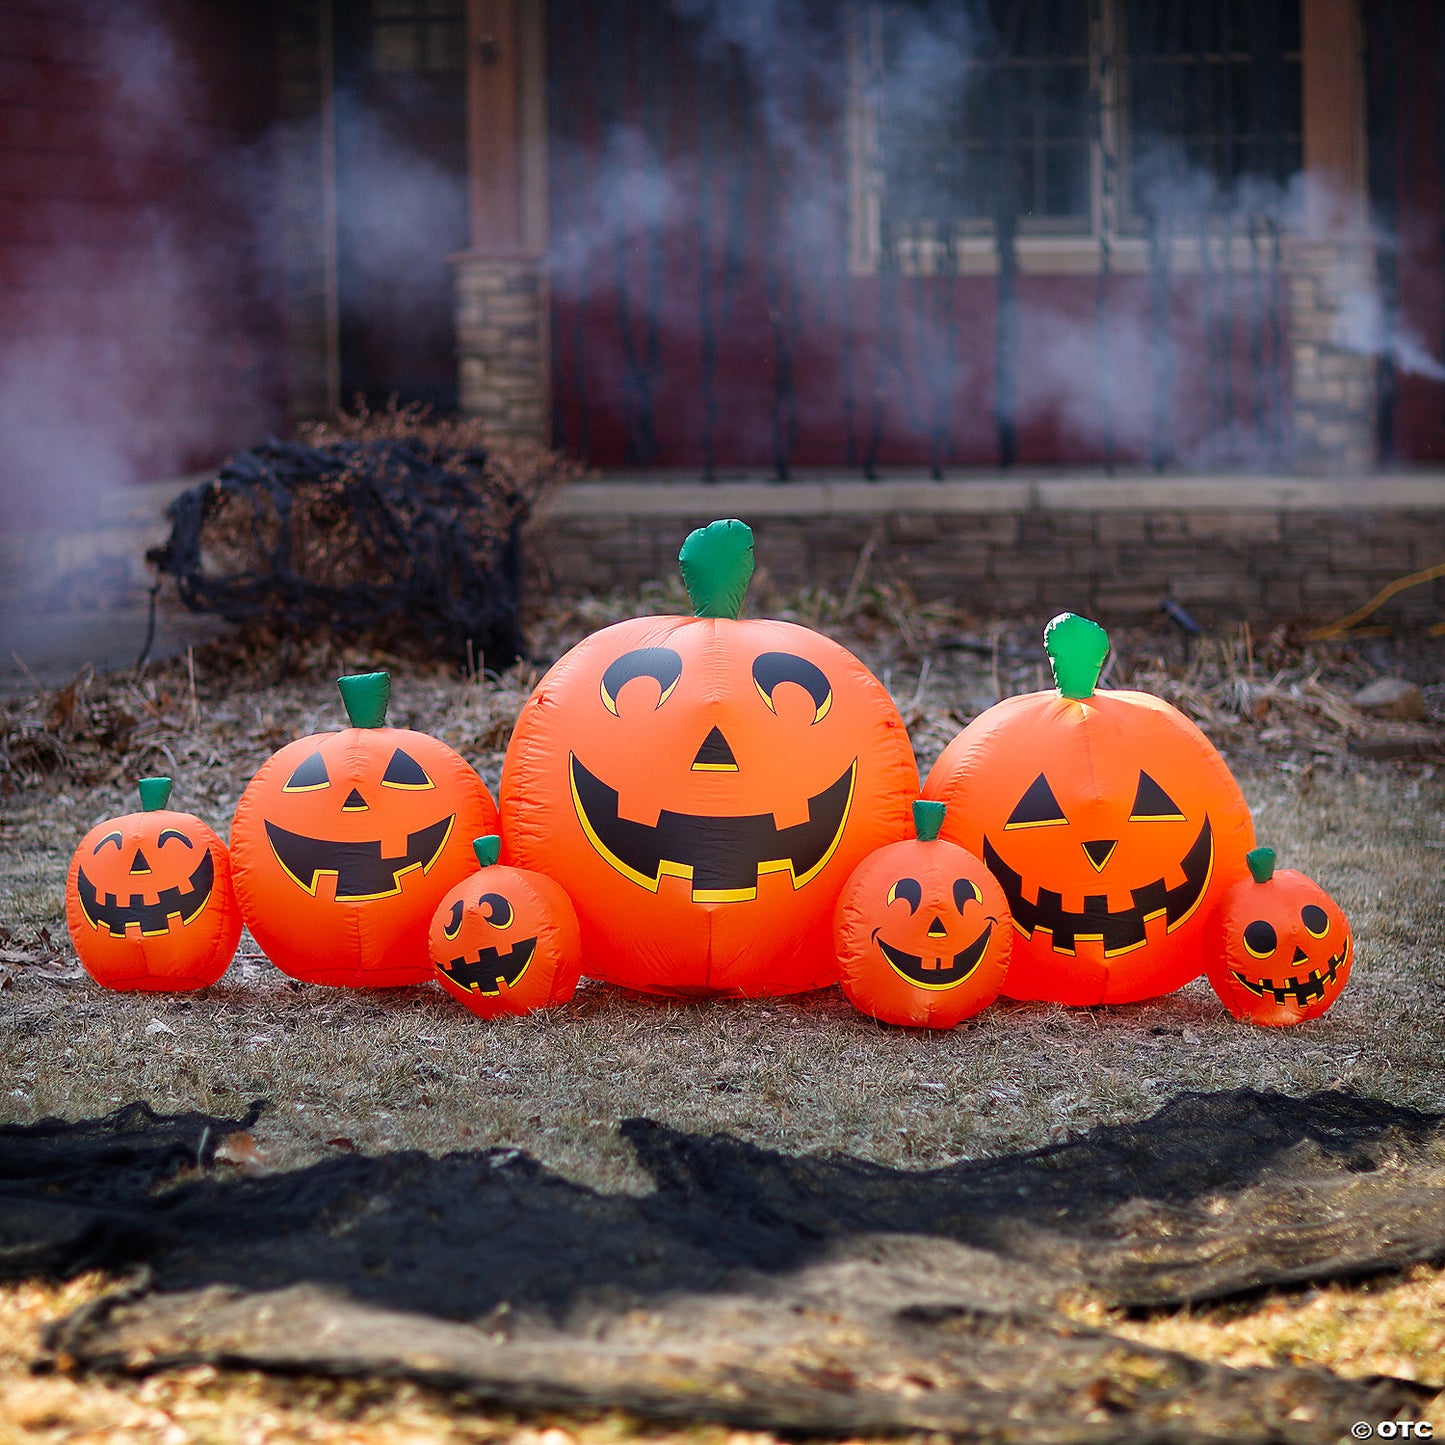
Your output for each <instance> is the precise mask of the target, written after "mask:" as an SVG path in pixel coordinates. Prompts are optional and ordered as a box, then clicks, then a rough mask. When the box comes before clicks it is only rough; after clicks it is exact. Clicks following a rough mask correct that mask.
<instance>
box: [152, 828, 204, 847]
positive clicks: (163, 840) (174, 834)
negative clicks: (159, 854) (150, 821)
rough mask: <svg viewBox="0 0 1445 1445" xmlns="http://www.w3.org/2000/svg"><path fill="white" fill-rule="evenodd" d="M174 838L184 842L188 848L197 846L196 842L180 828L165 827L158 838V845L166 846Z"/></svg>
mask: <svg viewBox="0 0 1445 1445" xmlns="http://www.w3.org/2000/svg"><path fill="white" fill-rule="evenodd" d="M172 838H174V839H176V841H177V842H180V843H184V844H185V845H186V847H187V848H191V849H194V848H195V846H196V845H195V844H194V843H192V842H191V840H190V839H189V838H187V837H186V835H185V834H184V833H182V832H180V831H179V830H178V829H176V828H165V829H162V831H161V835H160V837H159V838H157V839H156V847H157V848H164V847H165V846H166V844H167V843H169V842H170V841H171V839H172Z"/></svg>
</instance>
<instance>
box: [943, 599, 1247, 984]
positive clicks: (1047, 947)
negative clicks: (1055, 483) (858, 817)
mask: <svg viewBox="0 0 1445 1445" xmlns="http://www.w3.org/2000/svg"><path fill="white" fill-rule="evenodd" d="M1059 621H1060V620H1058V619H1056V622H1055V623H1054V624H1051V628H1052V627H1057V626H1058V624H1059ZM1073 622H1075V623H1078V624H1082V626H1083V627H1085V628H1094V624H1092V623H1086V622H1085V621H1084V619H1082V618H1075V619H1073ZM1069 631H1072V629H1070V628H1068V627H1067V625H1066V627H1065V636H1064V638H1062V639H1059V638H1055V637H1053V636H1052V634H1046V636H1050V637H1051V640H1052V641H1053V642H1054V643H1055V645H1056V646H1058V645H1064V644H1066V643H1067V640H1068V632H1069ZM1097 631H1098V633H1099V636H1100V637H1102V629H1097ZM1076 636H1077V635H1076ZM1085 638H1086V640H1090V639H1092V634H1085ZM1096 645H1097V642H1096ZM1102 648H1103V651H1098V652H1097V653H1096V656H1097V661H1098V663H1099V664H1102V662H1103V656H1104V651H1107V639H1106V638H1105V639H1104V640H1103V643H1102ZM1066 675H1067V674H1066ZM1074 693H1080V694H1082V695H1074ZM924 791H925V793H926V794H927V795H928V796H930V797H934V798H937V799H939V800H941V801H945V802H947V803H949V805H950V811H949V823H948V825H946V827H945V836H947V837H951V838H953V839H954V840H955V841H958V842H960V843H962V844H963V845H964V846H965V847H968V848H971V849H976V850H977V851H978V853H979V854H980V856H981V857H982V858H983V861H984V862H985V863H986V864H987V866H988V868H989V870H990V872H991V873H992V874H993V875H994V876H995V877H996V878H997V879H998V880H999V883H1000V884H1001V885H1002V887H1003V890H1004V893H1005V894H1006V896H1007V898H1008V905H1009V910H1010V912H1011V914H1012V917H1013V925H1014V928H1015V930H1016V933H1017V938H1016V941H1015V948H1014V956H1013V962H1012V964H1011V967H1010V972H1009V981H1008V985H1007V989H1008V992H1009V993H1010V995H1011V996H1013V997H1017V998H1039V999H1049V1000H1052V1001H1055V1002H1059V1003H1075V1004H1083V1003H1100V1002H1102V1003H1124V1002H1130V1001H1133V1000H1135V999H1140V998H1149V997H1153V996H1155V995H1157V994H1160V993H1167V992H1169V991H1171V990H1172V989H1175V988H1178V987H1179V986H1180V985H1181V984H1183V983H1185V982H1187V981H1188V980H1189V979H1190V978H1193V977H1195V976H1196V975H1197V974H1198V973H1200V972H1201V970H1202V966H1203V965H1202V955H1201V938H1202V929H1203V923H1204V918H1205V915H1206V914H1207V912H1208V906H1207V905H1208V903H1209V902H1210V901H1212V899H1213V898H1214V897H1215V896H1217V894H1218V893H1219V892H1220V891H1221V890H1222V888H1224V887H1227V886H1228V885H1229V883H1231V882H1233V881H1235V880H1236V879H1237V878H1239V877H1240V876H1241V875H1242V873H1243V871H1244V865H1243V859H1244V854H1245V853H1246V852H1247V850H1248V848H1249V847H1250V846H1251V845H1252V843H1253V832H1252V827H1251V825H1250V821H1249V812H1248V808H1247V806H1246V805H1245V802H1244V798H1243V796H1242V794H1241V793H1240V791H1239V787H1238V785H1237V784H1236V783H1235V782H1234V779H1233V778H1232V777H1231V776H1230V773H1229V770H1228V768H1227V767H1226V766H1225V764H1224V762H1223V760H1222V759H1221V758H1220V757H1219V754H1218V753H1217V752H1216V751H1215V749H1214V748H1213V746H1212V745H1211V744H1210V743H1209V741H1208V740H1207V739H1206V738H1205V737H1204V735H1203V734H1202V733H1201V732H1200V731H1199V730H1198V728H1196V727H1195V726H1194V725H1193V724H1192V723H1191V722H1189V721H1188V719H1187V718H1185V717H1184V716H1183V715H1182V714H1181V713H1179V712H1178V711H1177V710H1176V709H1174V708H1173V707H1171V706H1170V705H1169V704H1168V703H1165V702H1163V701H1162V700H1161V699H1159V698H1155V697H1150V696H1148V695H1147V694H1143V693H1136V692H1124V691H1116V692H1096V691H1094V690H1093V681H1092V679H1090V680H1089V681H1088V683H1087V686H1083V687H1076V688H1075V689H1074V690H1073V692H1066V691H1065V690H1064V688H1063V687H1062V686H1061V687H1060V690H1059V691H1056V692H1047V693H1031V694H1028V695H1027V696H1024V697H1015V698H1009V699H1007V700H1006V701H1004V702H1001V703H999V704H997V705H996V706H995V707H993V708H990V709H988V711H987V712H985V713H983V714H982V715H981V716H979V717H978V718H976V719H975V720H974V721H973V722H972V723H971V724H970V725H969V726H968V727H967V728H965V730H964V731H963V732H962V733H961V734H960V735H959V736H958V737H957V738H955V739H954V741H953V742H952V743H950V744H949V746H948V747H947V748H946V749H945V750H944V752H943V754H942V756H941V757H940V758H939V760H938V763H937V764H936V765H935V767H934V770H933V772H932V774H931V775H930V777H929V780H928V783H927V785H926V787H925V789H924Z"/></svg>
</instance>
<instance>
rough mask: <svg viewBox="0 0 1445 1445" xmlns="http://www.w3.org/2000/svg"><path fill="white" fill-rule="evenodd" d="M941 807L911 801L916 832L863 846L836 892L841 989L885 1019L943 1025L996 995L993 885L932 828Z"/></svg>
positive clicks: (1001, 959) (998, 940) (1001, 903)
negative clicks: (868, 848) (867, 849)
mask: <svg viewBox="0 0 1445 1445" xmlns="http://www.w3.org/2000/svg"><path fill="white" fill-rule="evenodd" d="M944 814H945V809H944V805H943V804H942V803H933V802H917V803H914V805H913V820H914V826H915V828H916V830H917V834H918V836H917V837H916V838H914V839H911V840H909V841H907V842H902V843H890V844H888V845H887V846H886V847H883V848H880V849H878V851H877V852H876V853H872V854H870V855H869V856H868V857H867V858H865V859H864V860H863V861H862V862H861V863H860V864H859V865H858V867H857V868H856V869H854V871H853V876H852V877H851V878H849V880H848V881H847V883H846V884H844V886H843V892H842V895H841V897H840V898H839V899H838V910H837V914H836V918H835V925H834V938H835V941H836V944H837V949H838V964H839V968H840V970H841V973H842V983H843V992H844V993H845V994H847V995H848V998H849V1000H850V1001H851V1002H852V1004H853V1005H854V1007H855V1008H858V1009H861V1010H862V1011H863V1012H864V1013H866V1014H871V1015H872V1016H873V1017H874V1018H877V1019H882V1020H883V1021H884V1022H885V1023H891V1024H912V1025H917V1026H921V1027H926V1028H933V1029H951V1028H953V1027H954V1026H955V1025H956V1024H960V1023H962V1022H963V1020H964V1019H966V1018H972V1017H973V1015H974V1014H976V1013H978V1012H979V1011H980V1010H981V1009H985V1008H987V1007H988V1005H989V1004H991V1003H992V1002H993V1001H994V999H996V998H997V997H998V995H999V989H1000V988H1001V987H1002V984H1003V980H1004V973H1005V970H1006V969H1007V968H1008V957H1009V947H1010V943H1011V936H1012V932H1013V930H1012V928H1011V926H1010V923H1009V914H1008V903H1007V901H1006V900H1005V898H1004V896H1003V890H1002V889H1001V888H1000V887H999V886H998V884H997V882H995V881H994V879H993V877H992V875H991V874H990V873H989V871H988V870H987V869H986V868H985V867H984V866H983V864H982V863H981V862H980V861H979V860H978V859H977V858H975V857H974V855H973V854H972V853H970V852H968V851H967V850H966V849H964V848H960V847H959V846H958V845H957V844H956V843H949V842H946V841H945V840H944V839H942V838H940V837H939V836H938V833H939V829H940V828H941V827H942V825H943V819H944Z"/></svg>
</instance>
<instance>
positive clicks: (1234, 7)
mask: <svg viewBox="0 0 1445 1445" xmlns="http://www.w3.org/2000/svg"><path fill="white" fill-rule="evenodd" d="M853 21H854V23H853V34H852V76H853V105H852V116H853V126H852V174H853V181H852V190H853V237H852V247H851V249H852V254H853V261H854V265H855V268H856V269H859V270H865V271H872V270H876V269H878V267H879V266H880V265H884V264H890V265H897V266H898V267H899V268H900V269H903V270H906V271H907V270H916V271H929V270H936V269H954V268H960V269H965V270H966V269H986V268H987V266H988V265H989V264H991V263H990V261H989V256H990V253H991V252H992V251H993V250H994V249H995V247H996V242H997V238H998V236H999V233H1000V231H1001V230H1005V231H1006V232H1007V233H1008V234H1009V235H1012V236H1014V237H1016V238H1017V240H1018V242H1019V245H1020V247H1021V250H1022V251H1024V252H1025V253H1028V251H1029V247H1030V245H1031V243H1032V244H1033V254H1034V255H1035V257H1036V259H1040V258H1042V259H1041V260H1040V265H1039V269H1051V266H1050V263H1049V261H1048V259H1047V258H1048V257H1049V256H1050V255H1052V256H1053V258H1054V259H1055V261H1059V260H1066V259H1067V257H1068V255H1069V254H1071V253H1078V255H1076V256H1075V260H1076V261H1077V260H1078V259H1080V257H1081V256H1082V254H1083V252H1084V251H1088V250H1090V248H1092V251H1093V253H1094V254H1097V249H1098V246H1099V244H1100V243H1101V242H1107V243H1109V244H1111V245H1112V244H1113V243H1115V242H1116V241H1118V240H1123V241H1124V242H1125V243H1126V249H1127V241H1128V239H1129V238H1130V237H1139V236H1142V233H1143V231H1144V229H1145V227H1146V226H1147V224H1148V222H1149V218H1150V216H1151V214H1157V213H1158V212H1160V211H1161V209H1169V208H1177V207H1178V206H1179V205H1188V206H1191V207H1193V209H1194V212H1195V213H1198V212H1199V211H1200V210H1201V209H1203V210H1205V211H1212V212H1214V213H1216V214H1218V215H1227V214H1228V213H1229V212H1230V211H1231V210H1232V209H1233V208H1234V207H1236V206H1240V205H1252V206H1255V207H1256V208H1257V207H1258V205H1259V204H1261V199H1260V198H1261V196H1263V195H1265V194H1266V193H1268V195H1269V196H1271V197H1273V198H1275V200H1274V201H1272V202H1271V204H1277V200H1278V197H1279V195H1280V192H1281V188H1282V186H1283V183H1284V182H1285V181H1286V180H1287V179H1288V178H1289V177H1290V176H1291V175H1293V174H1294V173H1295V172H1297V171H1298V170H1299V168H1300V163H1301V126H1300V115H1301V100H1300V56H1299V51H1300V20H1299V8H1298V5H1297V4H1288V3H1285V4H1272V3H1260V0H1171V3H1169V4H1163V3H1160V0H970V3H960V0H866V3H863V4H860V5H858V6H856V7H855V9H854V11H853ZM1070 240H1072V241H1073V243H1074V244H1073V246H1072V247H1070V246H1069V245H1068V244H1067V243H1068V242H1069V241H1070ZM1080 243H1082V249H1081V244H1080Z"/></svg>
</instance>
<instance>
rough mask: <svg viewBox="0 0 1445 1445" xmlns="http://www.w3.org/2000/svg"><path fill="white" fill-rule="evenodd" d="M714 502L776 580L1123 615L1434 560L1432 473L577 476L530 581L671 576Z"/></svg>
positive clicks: (1310, 588)
mask: <svg viewBox="0 0 1445 1445" xmlns="http://www.w3.org/2000/svg"><path fill="white" fill-rule="evenodd" d="M722 516H738V517H741V518H743V520H745V521H747V522H749V523H751V524H752V526H753V528H754V532H755V534H756V538H757V555H758V562H759V566H760V567H761V568H763V569H765V570H766V574H767V576H768V577H769V578H770V579H771V580H772V581H773V582H774V583H776V584H777V585H779V586H782V587H799V586H817V587H828V588H833V589H838V590H842V589H845V588H847V587H848V586H849V585H850V584H851V583H852V582H853V579H854V578H855V576H857V577H858V578H859V582H860V585H867V584H868V583H869V582H874V581H877V580H879V579H882V578H891V579H895V580H898V581H901V582H904V583H906V584H907V585H908V586H910V587H911V588H912V589H913V590H914V592H915V593H916V594H917V596H918V597H919V599H920V600H922V601H927V600H930V599H933V598H940V597H946V598H950V599H952V600H954V601H956V602H957V603H959V604H960V605H961V606H964V607H966V608H970V609H972V610H976V611H979V612H999V611H1007V612H1012V611H1024V612H1042V613H1048V612H1051V611H1057V610H1059V609H1062V608H1071V609H1073V610H1076V611H1085V612H1090V613H1093V614H1096V615H1098V616H1100V617H1103V618H1111V617H1112V618H1127V617H1130V616H1139V615H1142V614H1145V613H1154V612H1157V610H1158V608H1159V603H1160V601H1161V599H1163V598H1165V597H1172V598H1174V599H1175V600H1176V601H1178V602H1180V603H1181V604H1183V605H1184V606H1185V607H1187V608H1188V609H1189V610H1190V611H1191V612H1194V613H1195V614H1196V615H1197V616H1198V617H1199V618H1200V620H1201V621H1226V620H1231V619H1239V618H1249V619H1251V620H1258V621H1266V620H1278V619H1286V618H1307V619H1314V620H1317V621H1327V620H1331V619H1333V618H1336V617H1339V616H1341V615H1344V614H1346V613H1349V612H1351V611H1353V610H1355V609H1356V608H1358V607H1360V606H1362V605H1363V604H1364V603H1365V602H1367V601H1368V600H1369V599H1370V598H1372V597H1373V596H1374V595H1375V594H1376V593H1377V592H1379V591H1380V590H1381V589H1382V588H1383V587H1385V586H1386V585H1387V584H1388V583H1390V582H1392V581H1394V580H1395V579H1397V578H1399V577H1402V576H1404V575H1406V574H1408V573H1411V572H1414V571H1417V570H1420V569H1423V568H1427V567H1430V566H1432V565H1435V564H1437V563H1442V562H1445V478H1441V477H1435V476H1431V477H1369V478H1360V479H1355V480H1352V481H1350V482H1343V481H1319V482H1316V481H1305V480H1296V479H1289V478H1284V479H1281V478H1231V479H1219V480H1214V479H1206V480H1193V479H1188V478H1164V479H1152V478H1151V479H1149V480H1146V481H1140V480H1128V479H1121V480H1094V479H1067V478H1059V479H1039V480H1033V481H1018V482H1013V481H1009V482H988V481H976V482H975V481H962V482H952V483H950V482H943V483H932V482H920V483H897V482H885V483H873V484H870V483H866V482H858V483H852V482H835V483H828V482H823V483H807V482H799V483H790V484H787V485H769V484H720V485H715V486H707V485H702V484H696V483H693V484H672V485H669V484H657V483H637V484H633V485H628V484H625V483H610V482H603V483H596V482H590V483H589V482H583V483H579V484H577V485H576V486H574V487H573V488H572V489H571V490H570V491H568V492H566V493H563V494H562V496H561V497H560V498H559V499H558V505H557V506H556V507H555V509H554V510H553V512H552V513H551V514H550V515H549V516H548V517H546V518H543V519H541V520H540V521H539V522H538V523H537V524H536V525H535V526H534V528H533V532H532V537H531V540H530V544H529V551H528V561H529V567H530V569H531V573H532V582H533V585H534V586H537V587H542V588H551V589H556V590H561V591H566V592H578V591H584V590H591V591H594V592H597V591H605V590H608V589H611V588H614V587H635V586H636V585H637V584H638V583H640V582H644V581H647V580H651V579H657V578H665V577H670V576H673V575H675V572H676V556H677V549H678V546H679V545H680V543H681V541H682V539H683V537H684V536H685V535H686V534H687V532H688V531H689V530H690V528H692V527H694V526H698V525H701V524H703V523H705V522H707V521H710V520H712V518H714V517H722ZM865 553H866V560H865V558H864V554H865ZM1382 619H1384V620H1389V621H1394V622H1398V623H1406V624H1409V625H1415V624H1418V623H1421V622H1426V621H1429V622H1434V621H1437V620H1441V619H1445V580H1436V581H1434V582H1432V583H1427V584H1425V585H1424V586H1421V587H1416V588H1413V589H1410V590H1409V591H1405V592H1401V593H1400V594H1399V595H1398V596H1397V597H1396V598H1395V599H1394V600H1393V601H1392V602H1391V603H1390V604H1389V606H1388V608H1387V610H1386V611H1385V612H1384V613H1383V614H1382Z"/></svg>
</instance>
